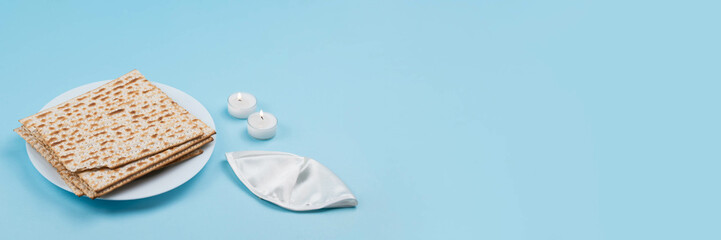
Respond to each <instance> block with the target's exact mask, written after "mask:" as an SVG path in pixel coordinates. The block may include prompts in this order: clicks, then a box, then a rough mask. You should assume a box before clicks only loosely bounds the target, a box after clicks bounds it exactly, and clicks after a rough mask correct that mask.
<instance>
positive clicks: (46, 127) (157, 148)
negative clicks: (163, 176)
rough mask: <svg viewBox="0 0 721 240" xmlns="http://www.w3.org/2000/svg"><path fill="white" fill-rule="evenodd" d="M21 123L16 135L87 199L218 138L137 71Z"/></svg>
mask: <svg viewBox="0 0 721 240" xmlns="http://www.w3.org/2000/svg"><path fill="white" fill-rule="evenodd" d="M20 123H22V127H19V128H17V129H15V132H16V133H18V134H19V135H20V136H21V137H22V138H23V139H25V140H26V141H27V142H28V143H29V144H30V145H31V146H32V147H33V148H35V150H37V151H38V152H39V153H40V154H41V155H42V156H43V157H45V159H47V160H48V162H50V164H51V165H52V166H53V167H55V168H56V169H57V171H58V173H59V174H60V176H61V177H62V179H63V180H64V181H65V183H66V184H67V185H68V186H69V187H70V188H71V189H72V190H73V192H74V193H75V194H76V195H78V196H82V195H86V196H88V197H90V198H96V197H99V196H102V195H104V194H107V193H109V192H111V191H113V190H115V189H116V188H118V187H120V186H123V185H125V184H127V183H129V182H131V181H133V180H135V179H136V178H138V177H141V176H143V175H145V174H147V173H149V172H152V171H155V170H158V169H160V168H162V167H164V166H167V165H168V164H171V163H174V162H179V161H183V160H186V159H189V158H191V157H194V156H196V155H198V154H200V153H202V150H201V149H200V147H202V146H203V145H205V144H207V143H209V142H211V141H213V138H212V137H211V136H212V135H214V134H215V131H214V130H213V129H212V128H210V127H209V126H208V125H206V124H205V123H203V122H202V121H200V120H199V119H197V118H196V117H195V116H193V115H192V114H190V113H188V111H186V110H185V109H183V108H182V107H181V106H179V105H178V104H176V103H175V102H174V101H173V100H172V99H170V97H168V96H167V95H166V94H165V93H164V92H163V91H161V90H160V89H159V88H158V87H156V86H155V85H153V84H152V83H151V82H150V81H148V80H147V79H145V77H144V76H143V75H142V74H140V72H138V71H136V70H134V71H132V72H130V73H128V74H125V75H123V76H122V77H120V78H118V79H115V80H113V81H110V82H109V83H107V84H104V85H102V86H100V87H98V88H96V89H94V90H92V91H89V92H87V93H84V94H82V95H80V96H77V97H75V98H73V99H70V100H68V101H66V102H64V103H61V104H59V105H57V106H54V107H52V108H49V109H46V110H43V111H41V112H39V113H37V114H35V115H32V116H30V117H27V118H24V119H21V120H20Z"/></svg>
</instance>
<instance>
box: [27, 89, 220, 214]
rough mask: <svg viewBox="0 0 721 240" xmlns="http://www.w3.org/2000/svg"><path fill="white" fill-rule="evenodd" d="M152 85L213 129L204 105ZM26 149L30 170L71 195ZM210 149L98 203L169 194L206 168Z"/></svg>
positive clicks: (77, 91)
mask: <svg viewBox="0 0 721 240" xmlns="http://www.w3.org/2000/svg"><path fill="white" fill-rule="evenodd" d="M108 81H110V80H106V81H99V82H94V83H89V84H85V85H83V86H80V87H76V88H74V89H72V90H70V91H67V92H65V93H63V94H60V96H57V97H55V98H53V100H51V101H50V102H49V103H48V104H45V106H44V107H43V109H47V108H49V107H53V106H55V105H58V104H60V103H62V102H64V101H66V100H68V99H71V98H73V97H76V96H78V95H80V94H83V93H85V92H87V91H90V90H92V89H95V88H97V87H99V86H100V85H103V84H104V83H107V82H108ZM153 84H155V85H156V86H158V87H159V88H160V89H161V90H163V92H165V93H166V94H168V96H170V98H172V99H173V100H175V102H177V103H178V104H180V106H182V107H183V108H185V109H186V110H188V111H189V112H190V113H191V114H193V115H194V116H196V117H197V118H199V119H200V120H202V121H203V122H205V123H206V124H208V126H210V127H211V128H213V129H215V123H214V122H213V118H212V117H211V116H210V113H208V110H207V109H205V107H203V105H202V104H200V102H198V100H195V98H193V97H191V96H190V95H188V94H187V93H184V92H183V91H180V90H178V89H175V88H173V87H171V86H168V85H165V84H161V83H156V82H154V83H153ZM25 145H26V148H27V152H28V156H29V157H30V161H31V162H32V163H33V166H35V169H37V170H38V172H40V174H42V175H43V176H44V177H45V178H47V179H48V180H49V181H50V182H52V183H53V184H55V185H57V186H58V187H60V188H62V189H65V191H68V192H71V193H72V191H71V190H70V188H69V187H68V185H66V184H65V182H64V181H63V180H62V179H61V178H60V175H58V172H57V171H56V170H55V168H54V167H53V166H51V165H50V163H48V161H47V160H45V158H43V157H42V155H40V153H38V152H37V151H35V149H33V148H32V147H31V146H30V144H27V143H26V144H25ZM213 148H215V141H212V142H210V143H208V144H206V145H205V146H203V147H202V148H201V149H203V154H200V155H198V156H195V157H193V158H191V159H188V160H186V161H183V162H180V163H178V164H175V165H173V166H171V167H168V168H165V169H162V170H160V171H156V172H153V173H149V174H148V175H145V176H143V177H141V178H138V179H136V180H135V181H133V182H132V183H129V184H127V185H125V186H122V187H120V188H118V189H116V190H115V191H113V192H111V193H108V194H106V195H104V196H103V197H100V198H99V199H107V200H133V199H141V198H146V197H152V196H155V195H158V194H161V193H164V192H167V191H170V190H172V189H174V188H176V187H178V186H180V185H182V184H183V183H185V182H187V181H188V180H190V179H191V178H193V176H195V174H198V172H200V170H201V169H203V166H205V164H206V163H207V162H208V159H210V155H211V154H212V153H213Z"/></svg>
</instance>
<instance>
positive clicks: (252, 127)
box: [248, 110, 278, 140]
mask: <svg viewBox="0 0 721 240" xmlns="http://www.w3.org/2000/svg"><path fill="white" fill-rule="evenodd" d="M277 126H278V119H276V118H275V116H273V114H270V113H263V110H260V113H253V114H251V115H250V116H249V117H248V134H250V136H253V137H254V138H256V139H260V140H265V139H271V138H273V137H274V136H275V129H276V128H277Z"/></svg>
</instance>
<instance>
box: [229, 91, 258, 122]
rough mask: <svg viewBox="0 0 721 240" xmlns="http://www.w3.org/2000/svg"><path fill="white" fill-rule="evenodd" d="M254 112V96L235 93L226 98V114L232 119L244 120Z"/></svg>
mask: <svg viewBox="0 0 721 240" xmlns="http://www.w3.org/2000/svg"><path fill="white" fill-rule="evenodd" d="M253 112H255V96H253V94H250V93H244V92H237V93H233V94H231V95H230V96H229V97H228V113H230V115H232V116H233V117H236V118H240V119H244V118H248V116H249V115H250V114H251V113H253Z"/></svg>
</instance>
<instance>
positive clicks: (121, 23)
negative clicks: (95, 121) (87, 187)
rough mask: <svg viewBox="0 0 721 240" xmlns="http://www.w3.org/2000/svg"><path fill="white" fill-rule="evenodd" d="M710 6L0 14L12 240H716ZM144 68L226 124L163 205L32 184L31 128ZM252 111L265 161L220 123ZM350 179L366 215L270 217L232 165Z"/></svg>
mask: <svg viewBox="0 0 721 240" xmlns="http://www.w3.org/2000/svg"><path fill="white" fill-rule="evenodd" d="M720 10H721V6H719V4H718V2H717V1H535V2H530V1H358V2H356V1H342V2H330V1H272V2H271V1H264V2H262V3H252V2H236V1H214V2H210V1H207V2H206V1H204V2H203V3H200V2H198V3H189V2H186V3H180V2H174V1H173V2H165V3H161V2H158V3H147V2H145V1H137V2H129V1H124V2H118V3H105V2H103V3H98V2H69V1H43V2H32V1H22V2H21V1H2V2H0V34H1V36H0V80H1V81H2V87H0V94H1V96H2V104H0V105H1V106H2V110H1V113H0V116H1V119H0V130H2V131H0V154H1V155H0V156H1V157H0V158H1V160H2V161H1V162H0V182H1V183H2V184H0V234H1V235H0V236H4V237H10V238H8V239H16V238H46V239H51V238H52V239H88V238H97V237H104V238H106V239H121V238H127V239H131V238H154V237H162V238H171V237H172V238H180V239H188V238H195V239H200V238H231V237H232V238H247V239H262V238H276V239H296V238H297V239H314V238H353V239H374V238H383V239H387V238H413V239H419V238H421V239H440V238H452V239H456V238H466V239H719V238H721V232H720V231H719V229H718V227H719V224H720V223H721V218H720V217H719V215H720V214H721V209H720V207H719V202H721V194H719V193H718V186H719V182H720V181H719V180H721V179H720V178H719V169H720V167H721V164H719V160H720V159H721V156H720V155H721V154H720V151H719V145H720V144H721V141H720V137H719V136H720V135H721V131H720V128H719V123H720V122H721V115H720V114H719V102H720V101H719V100H721V99H720V98H719V90H721V84H720V83H719V82H720V81H721V76H720V74H719V66H721V65H720V64H721V57H720V56H721V51H720V50H721V49H720V47H719V45H720V44H719V43H721V37H720V36H721V34H719V24H720V23H721V17H720V15H719V11H720ZM135 68H137V69H138V70H140V71H141V72H142V73H144V74H145V75H146V76H147V77H148V78H149V79H150V80H152V81H156V82H161V83H165V84H169V85H172V86H174V87H176V88H178V89H181V90H183V91H185V92H187V93H188V94H190V95H192V96H194V97H195V98H196V99H198V100H199V101H200V102H201V103H203V104H204V105H205V107H206V108H207V109H208V110H209V111H210V112H211V114H212V116H213V118H214V119H215V123H216V124H217V130H218V134H217V145H216V148H215V152H214V153H213V155H212V157H211V159H210V161H209V162H208V164H207V165H206V166H205V168H204V169H203V170H202V171H201V172H200V173H199V174H198V175H197V176H195V177H194V178H193V179H192V180H190V181H189V182H187V183H186V184H184V185H182V186H181V187H179V188H177V189H175V190H173V191H170V192H168V193H165V194H162V195H159V196H156V197H153V198H149V199H144V200H136V201H126V202H113V201H102V200H94V201H92V200H89V199H87V198H77V197H75V196H74V195H72V194H71V193H68V192H66V191H64V190H61V189H60V188H58V187H56V186H54V185H52V184H51V183H50V182H48V181H47V180H45V179H44V178H43V177H42V176H41V175H40V174H39V173H38V172H37V171H36V170H35V169H34V168H33V166H32V165H31V163H30V161H29V160H28V157H27V155H26V153H25V145H24V143H23V141H22V139H21V138H20V137H18V136H16V135H15V134H14V133H13V132H12V131H11V130H12V129H13V128H15V127H18V126H19V125H20V124H19V123H18V122H17V120H18V119H20V118H23V117H26V116H28V115H31V114H33V113H34V112H36V111H38V110H39V109H40V108H41V107H42V106H43V105H44V104H45V103H47V102H48V101H49V100H50V99H52V98H53V97H55V96H57V95H58V94H60V93H63V92H65V91H67V90H69V89H72V88H74V87H77V86H80V85H83V84H86V83H89V82H94V81H99V80H105V79H112V78H115V77H118V76H120V75H122V74H124V73H126V72H128V71H130V70H132V69H135ZM235 91H247V92H251V93H254V94H255V95H256V96H257V98H258V99H259V106H260V107H261V108H262V109H263V110H265V111H268V112H272V113H274V114H275V115H276V116H277V117H278V118H279V121H280V128H279V131H278V136H277V137H276V138H275V139H272V140H270V141H256V140H253V139H251V138H250V137H248V135H247V134H246V133H245V122H244V121H242V120H237V119H233V118H232V117H230V116H229V115H228V114H227V112H226V103H225V100H226V97H227V96H228V95H229V94H230V93H232V92H235ZM240 150H276V151H285V152H291V153H296V154H299V155H304V156H309V157H313V158H315V159H317V160H319V161H320V162H321V163H323V164H325V165H326V166H328V167H329V168H330V169H332V170H333V171H334V172H336V173H337V174H338V175H339V176H340V177H341V178H342V179H343V180H344V181H345V182H346V184H347V185H348V186H349V187H350V188H351V189H352V190H353V192H354V193H355V194H356V195H357V197H358V199H359V205H358V207H357V208H351V209H335V210H330V211H319V212H311V213H295V212H289V211H286V210H283V209H281V208H279V207H276V206H274V205H271V204H269V203H267V202H264V201H262V200H259V199H258V198H256V197H254V196H253V195H251V193H250V192H249V191H248V190H247V189H245V187H244V186H243V185H242V184H241V183H240V181H239V180H238V179H236V178H235V177H234V175H233V174H232V171H231V169H230V168H229V166H228V165H227V162H226V161H225V156H224V153H225V152H229V151H240Z"/></svg>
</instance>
